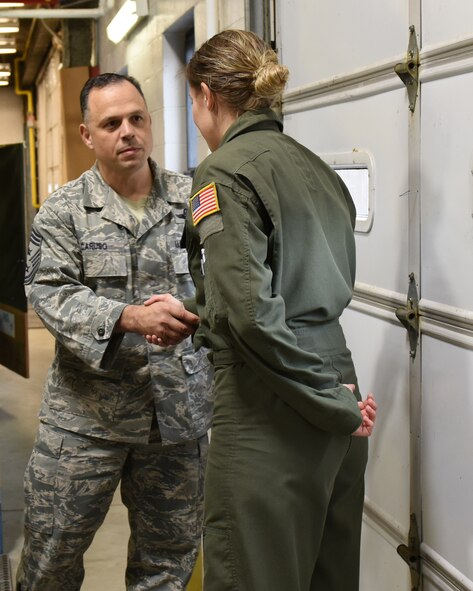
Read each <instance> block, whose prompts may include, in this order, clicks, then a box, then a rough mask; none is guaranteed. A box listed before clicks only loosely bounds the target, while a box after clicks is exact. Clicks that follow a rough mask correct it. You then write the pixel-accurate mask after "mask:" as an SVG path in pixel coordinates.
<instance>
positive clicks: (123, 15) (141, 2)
mask: <svg viewBox="0 0 473 591" xmlns="http://www.w3.org/2000/svg"><path fill="white" fill-rule="evenodd" d="M147 14H148V1H147V0H126V1H125V3H124V4H123V6H122V7H121V8H120V10H119V11H118V12H117V14H116V15H115V16H114V17H113V19H112V20H111V21H110V24H109V25H108V27H107V37H108V38H109V39H110V41H112V42H113V43H119V42H120V41H121V40H122V39H123V38H124V37H125V35H126V34H127V33H129V32H130V31H131V29H132V28H133V27H134V26H135V25H136V23H137V22H138V19H139V18H140V17H142V16H147Z"/></svg>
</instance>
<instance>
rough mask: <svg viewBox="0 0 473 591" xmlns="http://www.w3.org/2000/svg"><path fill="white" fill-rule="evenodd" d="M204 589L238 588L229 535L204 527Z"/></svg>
mask: <svg viewBox="0 0 473 591" xmlns="http://www.w3.org/2000/svg"><path fill="white" fill-rule="evenodd" d="M203 541H204V544H203V546H204V587H205V589H206V591H220V590H221V589H228V590H230V589H234V590H235V591H236V590H237V589H238V588H239V587H238V585H239V582H238V577H237V569H236V565H235V558H234V556H233V550H232V544H231V534H230V532H229V531H227V530H225V529H220V528H216V527H209V526H205V527H204V535H203Z"/></svg>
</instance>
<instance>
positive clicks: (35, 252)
mask: <svg viewBox="0 0 473 591" xmlns="http://www.w3.org/2000/svg"><path fill="white" fill-rule="evenodd" d="M150 166H151V167H152V171H153V174H154V186H153V191H152V194H151V196H150V199H149V201H148V204H147V207H146V210H145V215H144V217H143V220H142V222H141V223H140V222H138V220H137V219H136V218H135V217H134V216H133V214H132V213H131V212H130V211H129V209H128V207H127V206H126V205H125V204H124V203H123V202H122V200H121V199H120V198H119V197H118V196H117V195H116V194H115V192H114V191H113V189H111V188H110V187H109V186H108V185H107V184H106V183H105V181H104V180H103V179H102V177H101V175H100V173H99V171H98V168H97V166H96V165H94V167H92V168H91V169H90V170H88V171H86V172H85V173H84V174H82V175H81V176H80V177H79V178H78V179H76V180H74V181H71V182H69V183H67V184H66V185H64V186H63V187H61V188H60V189H58V190H57V191H55V192H54V193H53V194H52V195H51V196H50V197H49V198H48V199H47V201H46V202H45V203H44V204H43V205H42V207H41V208H40V210H39V212H38V214H37V215H36V217H35V219H34V223H33V228H32V233H31V241H30V248H29V250H28V261H27V268H26V277H25V288H26V293H27V296H28V297H29V300H30V303H31V304H32V306H33V307H34V309H35V311H36V312H37V314H38V315H39V316H40V318H41V319H42V321H43V323H44V324H45V326H46V328H48V330H49V331H50V332H51V333H52V334H53V335H54V337H55V338H56V354H55V357H54V360H53V363H52V365H51V368H50V370H49V374H48V378H47V381H46V385H45V392H44V396H43V401H42V405H41V409H40V419H41V420H43V421H45V422H47V423H50V424H53V425H56V426H58V427H60V428H63V429H67V430H70V431H74V432H77V433H82V434H84V435H88V436H93V437H99V438H106V439H110V440H113V441H124V442H133V443H144V442H147V440H148V435H149V431H150V427H151V421H152V417H153V414H154V413H155V414H156V417H157V422H158V425H159V429H160V433H161V437H162V440H163V443H175V442H181V441H186V440H188V439H194V438H197V437H200V436H201V435H203V434H204V433H205V432H206V431H207V429H208V427H209V425H210V417H211V408H212V401H211V388H210V369H209V364H208V361H207V358H206V354H205V351H204V352H200V351H199V352H197V353H195V352H194V350H193V346H192V342H191V340H190V338H188V339H186V340H185V341H183V342H182V343H181V344H180V345H178V346H177V347H168V348H161V347H158V346H155V345H149V344H148V343H147V342H146V340H145V339H144V337H142V336H141V335H138V334H133V333H127V334H125V335H123V334H112V330H113V327H114V325H115V323H116V321H117V320H118V318H119V316H120V314H121V312H122V310H123V308H124V307H125V306H126V304H142V303H143V302H144V301H145V300H146V299H147V298H148V297H150V296H151V295H153V294H157V293H171V294H172V295H173V296H174V297H176V298H177V299H179V300H184V299H186V298H193V293H194V289H193V284H192V280H191V278H190V275H189V272H188V268H187V256H186V252H185V249H182V248H181V247H180V239H181V235H182V232H183V228H184V223H185V211H186V207H187V200H188V197H189V193H190V186H191V179H190V178H188V177H186V176H184V175H180V174H176V173H173V172H169V171H165V170H161V169H159V168H158V167H157V165H156V164H155V163H154V162H152V161H151V160H150Z"/></svg>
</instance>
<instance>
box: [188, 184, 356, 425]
mask: <svg viewBox="0 0 473 591" xmlns="http://www.w3.org/2000/svg"><path fill="white" fill-rule="evenodd" d="M218 199H219V203H220V207H221V212H218V213H216V214H213V215H211V216H208V218H207V219H208V222H207V221H206V220H205V219H204V220H203V221H202V222H201V223H200V224H199V225H198V229H199V232H200V239H201V241H202V242H203V246H204V249H205V262H204V285H205V310H206V315H207V317H208V320H209V325H210V329H211V330H215V332H216V333H217V334H221V333H222V331H224V332H225V331H229V335H227V338H228V337H229V338H230V339H231V344H232V347H234V349H235V350H236V351H237V352H238V354H239V356H241V357H242V359H244V361H245V362H246V363H247V364H248V365H249V366H250V367H251V368H252V369H253V370H254V371H255V372H256V373H257V374H258V375H259V376H260V377H261V379H262V380H263V381H264V382H265V383H267V384H268V386H269V387H270V388H271V389H273V390H274V392H275V393H277V395H279V396H280V397H281V398H282V399H283V400H284V402H286V403H287V404H288V405H289V406H291V407H292V408H293V409H294V410H295V411H297V412H298V413H299V414H300V415H302V416H303V417H304V418H305V419H306V420H308V421H309V422H310V423H312V424H313V425H315V426H316V427H318V428H320V429H322V430H326V431H329V432H333V433H338V434H344V435H349V434H351V433H353V432H354V431H355V430H356V429H357V428H358V427H359V425H360V424H361V414H360V410H359V408H358V403H357V400H356V398H355V396H354V395H353V394H352V393H351V392H350V390H349V389H348V388H347V387H346V386H344V385H342V384H340V383H338V382H337V381H336V380H335V378H334V376H333V375H332V374H330V375H329V374H326V373H322V372H321V368H322V360H321V358H320V357H319V356H317V355H316V354H314V353H310V352H307V351H305V350H303V349H301V348H300V347H298V345H297V340H296V337H295V336H294V334H293V333H292V331H291V330H290V329H289V328H288V326H287V324H286V321H285V319H286V315H285V304H284V300H283V298H282V297H281V296H280V295H278V294H276V293H273V290H272V271H271V267H270V264H269V262H268V235H267V233H266V232H265V224H264V221H263V218H262V216H261V214H260V212H261V203H260V202H259V199H258V198H257V197H256V196H255V195H253V194H251V192H250V191H247V190H245V187H243V186H242V185H238V184H237V183H235V184H234V185H233V186H232V187H230V186H224V185H218ZM215 216H222V217H221V221H220V225H221V227H220V229H219V230H215V228H217V227H218V226H219V224H218V223H215V222H216V221H218V217H217V218H216V217H215ZM212 218H214V219H212ZM203 222H205V223H203ZM209 225H210V226H211V228H212V229H211V230H210V231H209V230H208V227H209ZM199 226H201V227H200V228H199ZM206 226H207V227H206ZM294 289H297V286H296V285H295V286H294ZM223 318H224V319H225V322H224V323H226V322H228V327H226V326H223V324H222V326H220V325H219V323H220V322H222V321H221V319H223Z"/></svg>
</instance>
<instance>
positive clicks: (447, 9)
mask: <svg viewBox="0 0 473 591" xmlns="http://www.w3.org/2000/svg"><path fill="white" fill-rule="evenodd" d="M472 23H473V2H470V1H469V0H467V1H466V2H459V1H458V0H457V1H455V2H452V0H423V2H422V42H423V45H424V47H425V46H431V45H440V44H443V43H452V42H454V41H457V40H458V39H462V38H464V37H471V35H472V26H471V24H472Z"/></svg>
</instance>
